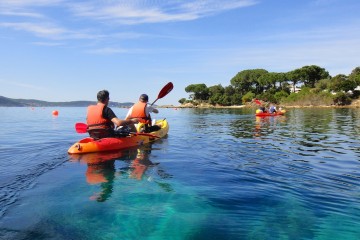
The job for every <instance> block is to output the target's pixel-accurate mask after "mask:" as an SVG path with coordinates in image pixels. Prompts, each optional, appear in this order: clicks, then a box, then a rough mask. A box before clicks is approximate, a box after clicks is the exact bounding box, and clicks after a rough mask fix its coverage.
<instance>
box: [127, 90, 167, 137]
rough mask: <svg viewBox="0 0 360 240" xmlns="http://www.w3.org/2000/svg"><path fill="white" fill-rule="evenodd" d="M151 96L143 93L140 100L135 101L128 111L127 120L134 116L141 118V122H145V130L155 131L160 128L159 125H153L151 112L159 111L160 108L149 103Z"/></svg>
mask: <svg viewBox="0 0 360 240" xmlns="http://www.w3.org/2000/svg"><path fill="white" fill-rule="evenodd" d="M148 101H149V97H148V95H146V94H141V95H140V97H139V101H138V102H137V103H135V104H134V105H133V106H132V107H131V108H130V109H129V111H128V113H127V115H126V118H125V119H126V120H130V119H133V118H137V119H139V122H140V123H144V124H145V132H153V131H157V130H159V129H160V127H159V126H157V125H154V126H152V121H151V115H150V113H159V110H157V109H156V108H154V107H153V106H151V105H149V104H148Z"/></svg>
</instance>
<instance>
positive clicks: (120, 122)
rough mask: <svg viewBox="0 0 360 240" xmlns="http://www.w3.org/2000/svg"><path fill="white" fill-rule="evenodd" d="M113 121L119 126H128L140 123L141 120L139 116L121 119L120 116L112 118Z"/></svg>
mask: <svg viewBox="0 0 360 240" xmlns="http://www.w3.org/2000/svg"><path fill="white" fill-rule="evenodd" d="M111 121H112V122H113V123H114V124H115V125H116V126H117V127H119V126H126V125H131V124H135V123H138V122H139V120H138V119H137V118H132V119H127V120H121V119H119V118H112V119H111Z"/></svg>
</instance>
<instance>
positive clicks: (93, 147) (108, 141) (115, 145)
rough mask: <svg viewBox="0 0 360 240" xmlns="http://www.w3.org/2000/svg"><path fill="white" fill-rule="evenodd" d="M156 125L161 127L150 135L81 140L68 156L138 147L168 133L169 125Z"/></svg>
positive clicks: (138, 134) (159, 122) (73, 146)
mask: <svg viewBox="0 0 360 240" xmlns="http://www.w3.org/2000/svg"><path fill="white" fill-rule="evenodd" d="M156 124H158V125H161V129H160V130H158V131H155V132H151V133H134V134H130V135H129V136H126V137H120V138H113V137H111V138H102V139H98V140H95V139H93V138H91V137H87V138H84V139H81V140H80V141H78V142H76V143H74V144H73V145H72V146H71V147H70V148H69V150H68V153H69V154H81V153H90V152H103V151H111V150H119V149H125V148H131V147H135V146H140V145H143V144H146V143H149V142H153V141H155V140H157V139H160V138H163V137H165V136H166V135H167V133H168V131H169V124H168V122H167V121H166V120H165V119H164V120H158V121H156Z"/></svg>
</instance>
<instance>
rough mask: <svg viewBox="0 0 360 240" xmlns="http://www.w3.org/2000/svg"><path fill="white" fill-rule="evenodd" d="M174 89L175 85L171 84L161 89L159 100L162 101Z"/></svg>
mask: <svg viewBox="0 0 360 240" xmlns="http://www.w3.org/2000/svg"><path fill="white" fill-rule="evenodd" d="M173 88H174V85H173V83H172V82H169V83H168V84H166V85H165V86H164V87H163V88H162V89H161V91H160V92H159V95H158V97H157V98H158V99H160V98H163V97H165V96H166V95H167V94H168V93H169V92H171V90H173Z"/></svg>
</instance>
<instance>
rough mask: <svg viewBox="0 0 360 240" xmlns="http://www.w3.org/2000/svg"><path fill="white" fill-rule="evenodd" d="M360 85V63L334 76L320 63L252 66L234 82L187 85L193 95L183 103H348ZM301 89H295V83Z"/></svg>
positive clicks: (223, 104)
mask: <svg viewBox="0 0 360 240" xmlns="http://www.w3.org/2000/svg"><path fill="white" fill-rule="evenodd" d="M359 85H360V67H356V68H355V69H353V70H352V72H351V73H350V74H349V75H344V74H338V75H336V76H334V77H332V76H330V74H329V72H328V71H326V70H325V69H324V68H321V67H319V66H316V65H310V66H304V67H301V68H298V69H295V70H292V71H289V72H285V73H283V72H268V71H267V70H265V69H249V70H243V71H241V72H238V73H237V74H236V75H235V76H234V77H233V78H232V79H231V80H230V85H228V86H225V87H223V86H222V85H221V84H218V85H214V86H210V87H208V86H206V84H205V83H200V84H191V85H189V86H187V87H186V88H185V91H186V92H187V93H189V94H190V95H189V98H188V99H186V98H182V99H180V100H179V103H181V104H184V103H188V102H190V103H193V104H195V105H197V104H200V103H208V104H211V105H221V106H230V105H242V104H246V103H247V102H251V101H252V99H254V98H257V99H261V100H263V101H267V102H272V103H275V104H284V105H286V104H294V103H296V104H300V105H306V104H311V105H314V104H315V105H319V104H322V105H324V104H325V105H331V104H335V105H346V104H349V103H351V100H352V99H354V98H357V97H358V96H359V95H360V91H357V90H354V89H356V87H357V86H359ZM296 86H301V91H300V92H299V93H295V87H296Z"/></svg>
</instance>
